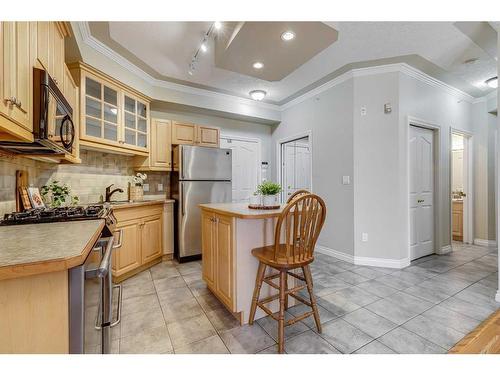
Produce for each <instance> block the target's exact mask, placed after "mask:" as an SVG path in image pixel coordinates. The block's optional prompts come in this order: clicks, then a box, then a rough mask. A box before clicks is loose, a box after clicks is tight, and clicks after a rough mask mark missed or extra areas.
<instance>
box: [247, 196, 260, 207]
mask: <svg viewBox="0 0 500 375" xmlns="http://www.w3.org/2000/svg"><path fill="white" fill-rule="evenodd" d="M250 204H252V205H261V204H262V196H260V195H251V196H250Z"/></svg>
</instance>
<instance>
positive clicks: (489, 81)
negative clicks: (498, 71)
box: [485, 77, 498, 89]
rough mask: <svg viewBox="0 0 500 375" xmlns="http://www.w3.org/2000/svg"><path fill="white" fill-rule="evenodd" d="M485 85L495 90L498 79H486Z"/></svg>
mask: <svg viewBox="0 0 500 375" xmlns="http://www.w3.org/2000/svg"><path fill="white" fill-rule="evenodd" d="M485 83H486V84H487V85H488V86H490V87H492V88H494V89H496V88H497V87H498V77H493V78H490V79H487V80H486V81H485Z"/></svg>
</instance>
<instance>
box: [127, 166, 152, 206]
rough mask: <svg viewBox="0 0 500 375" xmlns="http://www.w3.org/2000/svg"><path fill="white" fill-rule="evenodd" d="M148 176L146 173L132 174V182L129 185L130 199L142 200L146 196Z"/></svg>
mask: <svg viewBox="0 0 500 375" xmlns="http://www.w3.org/2000/svg"><path fill="white" fill-rule="evenodd" d="M147 178H148V176H147V174H146V173H139V172H138V173H137V174H136V175H135V176H132V182H131V184H130V187H129V199H130V200H131V201H142V199H143V197H144V189H143V187H142V185H144V181H145V180H146V179H147Z"/></svg>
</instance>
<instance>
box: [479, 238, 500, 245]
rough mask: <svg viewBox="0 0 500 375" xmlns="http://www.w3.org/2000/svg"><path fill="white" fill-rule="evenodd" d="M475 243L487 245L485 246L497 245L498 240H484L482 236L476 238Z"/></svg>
mask: <svg viewBox="0 0 500 375" xmlns="http://www.w3.org/2000/svg"><path fill="white" fill-rule="evenodd" d="M474 245H478V246H485V247H496V246H497V241H495V240H484V239H482V238H474Z"/></svg>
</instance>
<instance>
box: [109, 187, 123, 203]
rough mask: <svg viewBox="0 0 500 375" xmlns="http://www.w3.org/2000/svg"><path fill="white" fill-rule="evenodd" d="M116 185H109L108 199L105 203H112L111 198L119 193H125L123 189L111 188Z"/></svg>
mask: <svg viewBox="0 0 500 375" xmlns="http://www.w3.org/2000/svg"><path fill="white" fill-rule="evenodd" d="M113 185H114V184H111V185H109V186H108V187H107V188H106V199H105V202H110V201H111V196H112V195H113V194H114V193H116V192H117V191H118V192H120V193H123V189H120V188H118V189H114V190H111V186H113Z"/></svg>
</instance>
